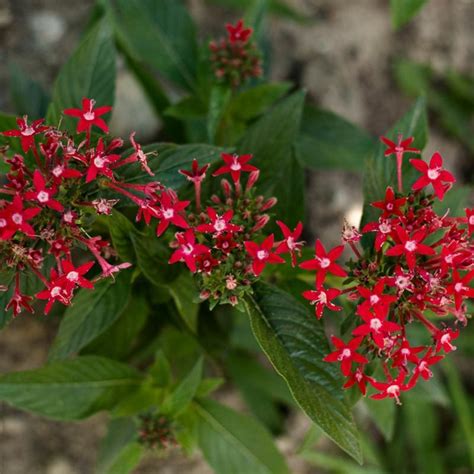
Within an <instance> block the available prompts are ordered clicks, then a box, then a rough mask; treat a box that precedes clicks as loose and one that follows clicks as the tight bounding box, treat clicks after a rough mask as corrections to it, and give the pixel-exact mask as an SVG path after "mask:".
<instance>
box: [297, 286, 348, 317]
mask: <svg viewBox="0 0 474 474" xmlns="http://www.w3.org/2000/svg"><path fill="white" fill-rule="evenodd" d="M340 294H341V291H340V290H336V289H335V288H329V289H325V288H324V287H321V288H320V289H319V290H306V291H303V297H304V298H306V299H307V300H309V302H310V304H314V312H315V314H316V317H317V318H318V319H321V317H322V316H323V311H324V308H328V309H330V310H331V311H341V310H342V307H341V306H336V305H335V304H333V303H331V301H332V300H334V299H335V298H337V297H338V296H339V295H340Z"/></svg>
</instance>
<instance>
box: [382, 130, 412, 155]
mask: <svg viewBox="0 0 474 474" xmlns="http://www.w3.org/2000/svg"><path fill="white" fill-rule="evenodd" d="M380 140H381V141H382V142H383V143H385V145H387V149H386V150H385V152H384V155H385V156H390V155H396V154H397V153H407V152H410V153H420V150H418V148H413V147H411V146H410V145H411V144H412V143H413V142H414V141H415V137H408V138H405V139H403V136H402V135H398V139H397V142H396V143H395V142H393V141H392V140H389V139H388V138H387V137H380Z"/></svg>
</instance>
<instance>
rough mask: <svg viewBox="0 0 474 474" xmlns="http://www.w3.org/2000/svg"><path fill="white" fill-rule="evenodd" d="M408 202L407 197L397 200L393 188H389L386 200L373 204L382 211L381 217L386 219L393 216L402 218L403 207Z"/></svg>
mask: <svg viewBox="0 0 474 474" xmlns="http://www.w3.org/2000/svg"><path fill="white" fill-rule="evenodd" d="M406 202H407V198H406V197H402V198H396V197H395V192H394V191H393V188H392V187H391V186H388V187H387V189H386V191H385V199H384V200H383V201H376V202H373V203H372V206H373V207H376V208H378V209H382V211H383V213H382V216H381V217H382V218H386V217H390V216H393V215H395V216H401V215H402V211H401V207H403V206H404V205H405V204H406Z"/></svg>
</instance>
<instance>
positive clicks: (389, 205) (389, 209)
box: [386, 202, 393, 211]
mask: <svg viewBox="0 0 474 474" xmlns="http://www.w3.org/2000/svg"><path fill="white" fill-rule="evenodd" d="M386 207H387V211H391V210H392V209H393V204H392V203H391V202H389V203H388V204H387V206H386Z"/></svg>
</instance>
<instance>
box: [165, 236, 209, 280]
mask: <svg viewBox="0 0 474 474" xmlns="http://www.w3.org/2000/svg"><path fill="white" fill-rule="evenodd" d="M176 240H177V242H178V248H177V249H176V250H175V251H174V252H173V254H172V255H171V258H170V259H169V263H170V264H172V263H177V262H184V263H185V264H186V266H187V267H188V268H189V270H191V271H192V272H193V273H195V272H196V270H197V268H196V257H198V256H199V255H203V254H207V253H208V252H209V248H208V247H206V246H205V245H203V244H199V243H196V237H195V235H194V232H193V230H192V229H188V230H186V232H178V233H177V234H176Z"/></svg>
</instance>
